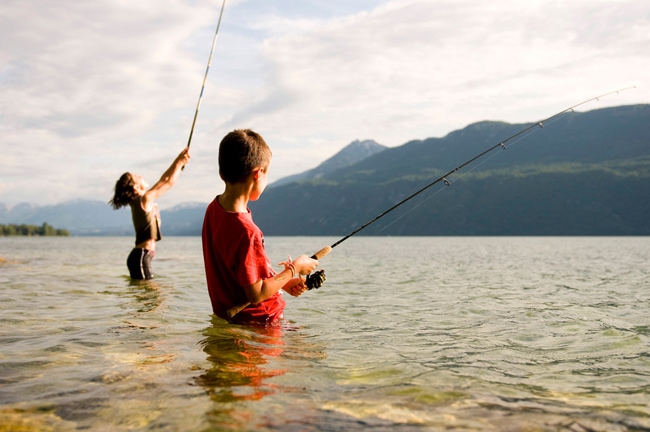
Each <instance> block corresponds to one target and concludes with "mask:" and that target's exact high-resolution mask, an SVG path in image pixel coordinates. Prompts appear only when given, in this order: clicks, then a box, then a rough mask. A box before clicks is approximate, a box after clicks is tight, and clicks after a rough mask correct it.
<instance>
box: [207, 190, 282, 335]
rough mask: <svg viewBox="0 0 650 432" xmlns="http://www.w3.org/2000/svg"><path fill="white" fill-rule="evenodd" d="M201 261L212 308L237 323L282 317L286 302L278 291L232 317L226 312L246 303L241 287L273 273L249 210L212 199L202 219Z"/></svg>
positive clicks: (258, 321)
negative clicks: (225, 206) (237, 209)
mask: <svg viewBox="0 0 650 432" xmlns="http://www.w3.org/2000/svg"><path fill="white" fill-rule="evenodd" d="M202 239H203V261H204V263H205V276H206V280H207V284H208V293H209V294H210V301H211V302H212V310H213V312H214V313H215V315H217V316H218V317H220V318H223V319H226V320H228V321H232V322H237V323H250V322H255V323H263V324H268V323H272V322H273V321H276V320H278V319H280V318H281V317H282V311H283V310H284V306H285V301H284V299H283V298H282V296H281V294H280V292H279V291H278V292H277V293H276V294H274V295H273V296H271V297H269V298H268V299H266V300H264V301H262V302H261V303H257V304H251V305H249V306H248V307H247V308H246V309H244V310H242V311H241V312H239V313H238V314H237V315H235V316H234V317H233V318H232V319H230V318H228V315H227V314H226V311H227V310H228V309H230V308H231V307H232V306H236V305H239V304H242V303H246V302H247V301H248V300H247V298H246V293H245V291H244V287H246V286H249V285H252V284H254V283H255V282H258V281H259V280H260V279H268V278H270V277H273V276H275V275H276V273H275V271H274V270H273V267H272V266H271V262H270V261H269V258H268V257H267V255H266V250H265V249H264V235H263V234H262V231H261V230H260V229H259V228H258V227H257V225H255V223H254V222H253V216H252V214H251V212H250V210H248V209H247V212H246V213H236V212H229V211H226V210H224V209H223V208H222V207H221V205H220V204H219V201H218V197H217V198H215V199H214V200H213V201H212V202H211V203H210V204H209V205H208V208H207V210H206V212H205V219H204V220H203V233H202Z"/></svg>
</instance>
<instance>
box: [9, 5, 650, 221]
mask: <svg viewBox="0 0 650 432" xmlns="http://www.w3.org/2000/svg"><path fill="white" fill-rule="evenodd" d="M221 6H222V0H211V1H207V0H138V1H129V0H93V1H92V2H89V1H87V0H66V1H65V2H52V1H51V0H30V1H24V0H3V4H2V8H0V203H4V204H6V205H9V206H12V205H15V204H18V203H22V202H28V203H32V204H36V205H48V204H57V203H62V202H65V201H70V200H77V199H91V200H101V201H108V200H109V199H110V198H111V196H112V192H113V187H114V185H115V181H116V180H117V178H118V177H119V176H120V175H121V174H122V173H124V172H127V171H129V172H133V173H136V174H139V175H142V176H144V178H145V179H146V180H147V181H148V182H149V183H150V184H153V183H155V182H156V180H158V179H159V178H160V176H161V175H162V173H163V172H164V171H165V170H166V169H167V168H168V167H169V165H170V164H171V162H172V161H173V159H174V158H175V156H176V155H177V154H178V153H179V152H180V151H181V150H182V149H183V147H185V146H186V145H187V143H188V138H189V134H190V129H191V126H192V119H193V117H194V113H195V110H196V107H197V103H198V100H199V94H200V91H201V86H202V83H203V79H204V75H205V72H206V66H207V61H208V56H209V53H210V48H211V47H212V41H213V38H214V35H215V29H216V25H217V21H218V18H219V12H220V10H221ZM649 71H650V2H648V1H647V0H620V1H619V0H561V1H538V0H526V1H522V0H490V1H487V0H293V1H288V0H278V1H276V0H226V3H225V9H224V12H223V17H222V21H221V26H220V28H219V33H218V38H217V41H216V46H215V49H214V53H213V57H212V62H211V66H210V69H209V73H208V76H207V81H206V83H205V88H204V91H203V96H202V98H201V105H200V110H199V113H198V117H197V120H196V125H195V129H194V134H193V137H192V140H191V154H192V159H191V161H190V163H189V164H188V166H187V167H186V168H185V170H184V171H183V172H182V173H181V176H180V178H179V180H178V182H177V184H176V185H175V186H174V188H173V189H172V190H171V191H169V192H168V193H167V194H166V195H164V196H163V197H161V198H160V199H159V205H160V207H161V208H163V209H164V208H169V207H172V206H174V205H177V204H180V203H185V202H204V203H207V202H209V201H210V200H212V199H213V198H214V196H216V195H217V194H218V193H220V192H221V191H222V190H223V183H222V182H221V180H220V179H219V175H218V163H217V153H218V147H219V142H220V140H221V138H222V137H223V136H224V135H225V134H226V133H228V132H229V131H231V130H233V129H236V128H251V129H253V130H255V131H257V132H259V133H260V134H261V135H262V136H263V137H264V138H265V140H266V141H267V143H268V144H269V146H270V147H271V149H272V152H273V161H272V164H271V169H270V173H269V181H270V182H273V181H275V180H278V179H280V178H282V177H285V176H288V175H291V174H297V173H300V172H303V171H306V170H308V169H311V168H314V167H315V166H317V165H318V164H320V163H321V162H323V161H324V160H326V159H327V158H329V157H331V156H333V155H334V154H335V153H336V152H338V151H339V150H341V149H342V148H343V147H345V146H346V145H348V144H349V143H350V142H352V141H354V140H356V139H361V140H364V139H373V140H375V141H377V142H378V143H380V144H383V145H386V146H389V147H395V146H399V145H402V144H404V143H406V142H408V141H411V140H416V139H426V138H430V137H443V136H445V135H447V134H448V133H450V132H452V131H454V130H457V129H461V128H463V127H465V126H467V125H468V124H471V123H474V122H477V121H483V120H499V121H507V122H510V123H525V122H532V121H537V120H540V119H544V118H546V117H549V116H551V115H553V114H555V113H556V112H559V111H562V110H563V109H565V108H567V107H570V106H572V105H574V104H576V103H579V102H582V101H584V100H587V99H590V98H592V97H594V96H598V95H601V94H605V93H608V92H611V91H614V90H618V89H623V88H629V87H632V88H630V89H628V90H625V91H622V92H620V93H615V94H613V95H609V96H607V97H604V98H602V99H600V100H598V101H594V102H590V103H589V104H586V105H584V106H582V107H580V111H589V110H592V109H598V108H603V107H608V106H620V105H629V104H638V103H650V73H649ZM504 138H505V137H504ZM262 199H263V197H262Z"/></svg>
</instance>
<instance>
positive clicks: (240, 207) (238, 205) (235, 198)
mask: <svg viewBox="0 0 650 432" xmlns="http://www.w3.org/2000/svg"><path fill="white" fill-rule="evenodd" d="M236 186H238V185H235V186H233V185H228V184H227V185H226V190H225V191H224V192H223V193H222V194H221V195H219V198H218V199H219V204H220V205H221V207H222V208H223V209H224V210H226V211H229V212H235V213H247V212H248V196H249V194H250V192H249V191H248V188H240V187H236Z"/></svg>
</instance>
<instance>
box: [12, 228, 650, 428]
mask: <svg viewBox="0 0 650 432" xmlns="http://www.w3.org/2000/svg"><path fill="white" fill-rule="evenodd" d="M299 242H302V244H298V243H299ZM125 243H128V242H125V241H124V239H119V238H118V239H106V238H95V239H93V238H65V239H45V238H43V239H1V238H0V257H3V258H4V262H1V261H0V308H1V310H0V346H1V347H2V348H1V349H0V432H3V431H5V430H12V431H13V430H16V431H21V430H37V431H40V430H53V431H68V430H69V431H74V430H91V431H95V430H98V431H99V430H101V431H104V430H106V431H109V430H110V431H111V432H113V431H119V432H121V431H125V432H126V431H154V430H155V431H174V432H175V431H190V432H193V431H201V432H203V431H222V430H234V431H242V430H243V431H252V430H255V431H272V430H280V431H294V430H295V431H333V430H345V431H348V430H351V431H360V430H366V429H369V428H371V429H372V430H373V431H378V430H381V431H383V430H385V431H391V432H395V431H408V432H411V431H418V432H419V431H430V430H433V431H437V430H456V431H486V430H487V431H501V430H513V431H524V430H539V431H551V430H552V431H555V430H562V431H568V432H575V431H586V430H590V431H612V430H613V431H619V430H620V431H636V430H646V431H647V430H650V391H649V389H650V361H649V359H650V357H649V356H648V342H649V337H650V331H649V328H650V324H649V322H648V310H649V306H650V291H649V290H648V289H647V288H648V286H649V284H650V272H649V270H648V265H647V264H648V262H650V239H649V238H612V239H606V238H598V239H589V238H585V239H552V238H521V239H519V238H511V239H508V238H503V239H502V238H499V239H495V238H492V239H490V238H485V239H483V238H481V239H479V238H449V239H443V238H391V239H384V238H381V239H380V238H363V237H362V238H358V239H356V240H355V241H354V242H350V243H346V244H345V245H344V246H341V248H340V249H338V248H337V251H336V253H333V254H331V255H329V256H328V257H327V261H326V262H323V266H326V269H327V272H328V280H327V285H326V286H325V287H323V288H322V289H320V290H317V291H311V292H309V293H307V294H305V295H304V296H301V297H300V298H297V299H296V298H292V297H288V298H287V310H286V313H285V316H287V317H288V318H289V319H290V320H293V321H291V322H296V323H298V324H299V327H296V326H292V325H290V324H289V323H288V322H287V323H284V325H283V326H281V327H276V328H268V329H267V328H252V327H242V326H235V325H230V324H227V323H225V322H224V321H222V320H219V319H216V318H213V316H212V315H211V313H212V311H211V308H210V303H209V298H208V295H207V290H206V287H205V279H204V274H203V268H202V266H203V263H202V257H201V246H200V238H184V239H181V238H179V239H176V238H171V239H166V240H165V242H162V244H161V247H160V255H161V257H165V258H164V259H160V260H159V264H158V267H157V268H158V270H157V274H156V279H153V280H151V281H137V282H136V281H131V280H130V279H129V278H128V277H125V267H124V264H123V256H125V255H126V254H127V253H128V250H129V248H130V245H129V244H125ZM267 243H268V250H269V253H270V256H271V257H272V260H273V261H275V258H273V257H277V258H278V259H277V260H278V261H279V260H282V259H284V258H285V257H286V252H287V251H293V250H296V249H298V250H306V251H310V250H317V247H314V244H316V245H317V246H321V245H322V244H328V243H330V242H329V241H328V240H327V239H311V238H305V239H296V238H269V239H267ZM297 244H298V246H296V245H297ZM368 251H372V253H371V254H369V253H368ZM116 257H118V258H116Z"/></svg>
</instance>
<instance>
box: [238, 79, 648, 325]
mask: <svg viewBox="0 0 650 432" xmlns="http://www.w3.org/2000/svg"><path fill="white" fill-rule="evenodd" d="M632 88H636V87H626V88H622V89H619V90H615V91H612V92H609V93H605V94H602V95H600V96H596V97H593V98H591V99H587V100H585V101H582V102H580V103H578V104H575V105H573V106H571V107H569V108H567V109H564V110H562V111H560V112H558V113H556V114H553V115H552V116H550V117H548V118H545V119H544V120H540V121H538V122H537V123H532V124H531V125H530V126H527V127H526V128H524V129H522V130H520V131H519V132H517V133H516V134H514V135H512V136H510V137H508V138H506V139H505V140H503V141H500V142H499V143H498V144H495V145H494V146H492V147H490V148H488V149H487V150H485V151H483V152H482V153H480V154H478V155H476V156H474V157H473V158H471V159H470V160H468V161H467V162H464V163H462V164H460V165H458V166H457V167H456V168H454V169H452V170H451V171H449V172H448V173H447V174H444V175H443V176H441V177H439V178H437V179H436V180H434V181H432V182H431V183H429V184H428V185H426V186H424V187H423V188H421V189H420V190H418V191H416V192H414V193H412V194H411V195H409V196H408V197H406V198H404V199H403V200H402V201H400V202H398V203H397V204H395V205H394V206H392V207H391V208H389V209H388V210H386V211H384V212H383V213H381V214H379V215H378V216H376V217H375V218H373V219H371V220H369V221H368V222H366V223H365V224H363V225H361V226H360V227H359V228H357V229H355V230H354V231H352V232H351V233H350V234H348V235H346V236H345V237H343V238H342V239H340V240H339V241H337V242H336V243H333V244H332V245H331V246H326V247H324V248H323V249H321V250H319V251H318V252H316V253H315V254H314V255H312V258H313V259H317V260H320V259H321V258H323V257H324V256H325V255H327V254H329V253H330V252H331V251H332V249H334V248H335V247H336V246H338V245H339V244H341V243H343V242H344V241H345V240H347V239H349V238H350V237H352V236H353V235H355V234H357V233H358V232H359V231H361V230H362V229H364V228H366V227H368V226H369V225H371V224H373V223H375V222H377V221H378V220H379V219H381V218H382V217H384V216H386V215H387V214H388V213H390V212H392V211H393V210H395V209H396V208H397V207H399V206H401V205H402V204H404V203H406V202H407V201H409V200H410V199H412V198H414V197H415V196H417V195H419V194H421V193H422V192H424V191H425V190H427V189H429V188H430V187H431V186H433V185H435V184H437V183H440V182H443V183H444V184H445V185H446V186H449V185H450V183H449V181H448V180H447V177H449V176H450V175H452V174H454V173H456V172H457V171H459V170H460V169H462V168H464V167H465V166H467V165H469V164H471V163H472V162H474V161H476V160H477V159H480V158H482V157H483V156H485V155H486V154H488V153H490V152H491V151H492V150H495V149H497V148H502V149H504V150H505V148H506V146H505V144H506V143H507V142H508V141H511V140H513V139H515V138H517V137H518V136H520V135H523V134H525V133H526V132H528V131H530V130H532V129H534V128H537V127H540V128H541V127H543V126H544V123H546V122H548V121H551V120H555V119H556V118H558V117H560V116H562V115H564V114H566V113H567V112H569V111H573V110H574V108H577V107H579V106H581V105H584V104H586V103H589V102H592V101H595V100H599V99H600V98H602V97H605V96H609V95H611V94H614V93H620V92H622V91H624V90H629V89H632ZM324 281H325V274H324V272H323V270H320V271H317V272H315V273H314V274H312V275H309V276H307V287H308V289H312V288H320V286H321V285H322V284H323V282H324ZM310 282H311V286H310ZM249 304H250V303H243V304H240V305H236V306H233V307H232V308H230V309H228V311H227V312H226V313H227V314H228V317H229V318H232V317H234V316H235V315H237V314H238V313H239V312H240V311H241V310H243V309H244V308H246V307H247V306H248V305H249Z"/></svg>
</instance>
